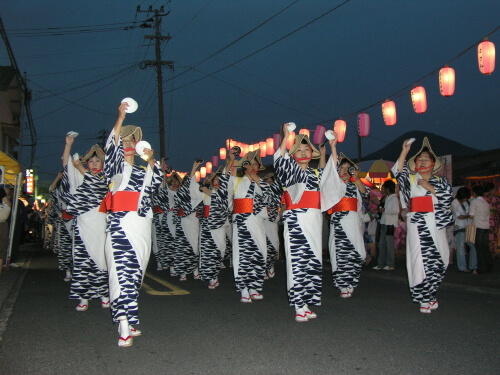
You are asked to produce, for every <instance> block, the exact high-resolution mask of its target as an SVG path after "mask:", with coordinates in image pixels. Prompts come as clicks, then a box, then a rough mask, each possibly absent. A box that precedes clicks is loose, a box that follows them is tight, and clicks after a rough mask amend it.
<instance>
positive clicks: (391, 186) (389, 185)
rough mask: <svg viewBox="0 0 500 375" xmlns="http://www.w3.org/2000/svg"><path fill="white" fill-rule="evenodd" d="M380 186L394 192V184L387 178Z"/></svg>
mask: <svg viewBox="0 0 500 375" xmlns="http://www.w3.org/2000/svg"><path fill="white" fill-rule="evenodd" d="M382 187H383V188H385V189H387V190H389V192H390V193H391V194H394V193H395V192H396V184H395V183H394V181H392V180H387V181H386V182H384V184H383V185H382Z"/></svg>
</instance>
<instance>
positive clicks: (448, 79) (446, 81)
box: [439, 67, 455, 96]
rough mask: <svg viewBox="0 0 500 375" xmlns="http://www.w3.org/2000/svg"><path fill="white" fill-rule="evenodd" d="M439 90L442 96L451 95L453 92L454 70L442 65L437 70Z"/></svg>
mask: <svg viewBox="0 0 500 375" xmlns="http://www.w3.org/2000/svg"><path fill="white" fill-rule="evenodd" d="M439 92H440V93H441V95H443V96H452V95H453V93H454V92H455V70H454V69H453V68H449V67H444V68H443V69H441V70H440V71H439Z"/></svg>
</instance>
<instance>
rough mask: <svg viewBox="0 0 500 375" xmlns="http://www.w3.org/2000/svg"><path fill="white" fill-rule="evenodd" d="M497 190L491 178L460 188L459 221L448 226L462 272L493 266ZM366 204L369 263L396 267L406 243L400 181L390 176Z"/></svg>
mask: <svg viewBox="0 0 500 375" xmlns="http://www.w3.org/2000/svg"><path fill="white" fill-rule="evenodd" d="M494 190H495V185H494V184H493V183H491V182H488V183H486V184H484V185H476V186H474V187H473V189H472V191H471V190H470V189H468V188H466V187H460V188H459V189H458V190H457V191H456V194H455V198H454V200H453V202H452V205H451V208H450V209H451V212H452V214H453V217H454V219H455V224H454V225H453V226H451V227H449V228H448V243H449V245H450V264H456V266H457V268H458V270H459V271H460V272H464V273H472V274H478V273H486V272H489V271H491V269H492V266H493V259H494V258H495V256H496V251H497V247H498V233H499V230H500V197H499V196H497V195H495V194H494ZM363 206H364V212H365V215H364V218H363V219H364V221H365V224H366V229H365V244H366V250H367V258H366V261H365V263H366V264H367V265H372V266H373V269H375V270H381V269H384V270H392V269H394V267H395V265H394V257H395V256H396V255H398V254H404V251H405V245H406V211H407V209H406V208H403V207H402V206H401V204H400V199H399V196H398V187H397V185H395V184H394V182H393V181H391V180H387V181H386V182H385V183H384V184H383V185H382V187H381V191H378V190H376V189H373V190H372V191H371V193H370V197H369V198H368V199H365V201H364V203H363ZM467 227H469V228H467ZM466 230H467V231H468V232H469V236H468V237H467V238H466Z"/></svg>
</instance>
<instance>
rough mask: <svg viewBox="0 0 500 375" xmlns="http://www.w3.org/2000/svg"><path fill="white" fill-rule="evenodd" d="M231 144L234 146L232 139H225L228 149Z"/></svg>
mask: <svg viewBox="0 0 500 375" xmlns="http://www.w3.org/2000/svg"><path fill="white" fill-rule="evenodd" d="M233 146H234V141H233V140H232V139H231V138H228V139H226V148H227V149H228V150H230V149H231V147H233Z"/></svg>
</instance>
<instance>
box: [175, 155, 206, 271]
mask: <svg viewBox="0 0 500 375" xmlns="http://www.w3.org/2000/svg"><path fill="white" fill-rule="evenodd" d="M202 163H203V161H202V160H201V159H196V160H195V161H194V163H193V168H192V169H191V173H190V175H189V176H186V177H185V179H184V183H183V184H182V186H181V187H179V189H178V190H177V194H176V195H175V198H174V199H175V204H176V206H177V207H178V209H177V215H178V216H179V218H180V221H179V222H178V225H177V231H176V237H175V241H176V250H175V261H174V263H175V272H176V273H177V274H178V275H179V276H180V278H179V280H180V281H186V279H187V274H189V273H192V274H193V278H194V279H195V280H199V279H200V272H199V261H200V259H199V258H200V220H199V216H200V215H199V212H198V210H199V207H198V206H199V205H200V203H201V202H202V200H203V193H202V192H200V189H199V187H200V185H199V184H198V182H196V178H195V174H196V170H197V169H198V167H199V166H200V165H201V164H202Z"/></svg>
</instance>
